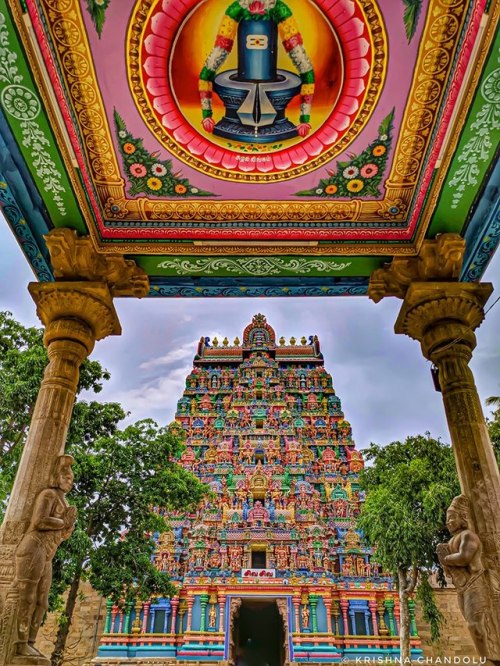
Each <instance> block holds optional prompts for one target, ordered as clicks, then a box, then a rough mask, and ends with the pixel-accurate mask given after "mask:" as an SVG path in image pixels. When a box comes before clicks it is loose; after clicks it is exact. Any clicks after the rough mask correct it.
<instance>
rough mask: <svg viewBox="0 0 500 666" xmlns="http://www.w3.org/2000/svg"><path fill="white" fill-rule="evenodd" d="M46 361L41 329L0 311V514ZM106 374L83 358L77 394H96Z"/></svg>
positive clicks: (14, 470) (96, 362)
mask: <svg viewBox="0 0 500 666" xmlns="http://www.w3.org/2000/svg"><path fill="white" fill-rule="evenodd" d="M47 363H48V357H47V351H46V349H45V347H44V345H43V330H42V329H41V328H36V327H33V326H31V327H27V326H23V325H22V324H20V323H19V322H18V321H16V320H15V319H14V318H13V316H12V315H11V313H10V312H0V469H1V470H2V471H1V474H0V515H1V514H2V513H3V509H4V508H5V500H6V497H7V496H8V493H9V492H10V488H11V486H12V482H13V480H14V476H15V472H16V469H17V463H18V461H19V458H20V456H21V452H22V447H23V445H24V443H25V441H26V436H27V434H28V428H29V424H30V421H31V416H32V414H33V409H34V407H35V402H36V398H37V395H38V391H39V389H40V383H41V381H42V379H43V372H44V369H45V367H46V365H47ZM109 376H110V375H109V373H108V372H107V370H105V369H104V368H103V367H102V366H101V364H100V363H99V362H98V361H85V362H84V363H83V364H82V367H81V371H80V381H79V384H78V393H80V392H81V391H83V390H92V391H94V392H95V393H99V391H101V389H102V385H103V381H105V380H107V379H109Z"/></svg>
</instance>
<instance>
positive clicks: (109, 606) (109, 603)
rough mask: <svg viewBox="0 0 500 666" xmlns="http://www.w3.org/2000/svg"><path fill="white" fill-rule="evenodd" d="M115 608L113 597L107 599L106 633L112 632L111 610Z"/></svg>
mask: <svg viewBox="0 0 500 666" xmlns="http://www.w3.org/2000/svg"><path fill="white" fill-rule="evenodd" d="M112 610H113V602H112V601H111V599H107V601H106V621H105V622H104V633H105V634H110V633H111V612H112Z"/></svg>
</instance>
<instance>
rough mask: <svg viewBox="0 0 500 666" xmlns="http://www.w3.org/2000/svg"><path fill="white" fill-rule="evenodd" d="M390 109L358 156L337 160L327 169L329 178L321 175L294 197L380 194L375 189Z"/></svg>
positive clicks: (389, 127)
mask: <svg viewBox="0 0 500 666" xmlns="http://www.w3.org/2000/svg"><path fill="white" fill-rule="evenodd" d="M393 119H394V109H393V110H392V111H391V112H390V113H389V115H388V116H386V118H384V120H383V121H382V122H381V123H380V127H379V128H378V137H377V138H376V139H375V141H372V143H371V144H370V145H369V146H368V148H366V150H364V151H363V152H362V153H360V154H359V155H355V156H352V157H351V159H350V160H349V161H346V162H337V169H336V170H335V171H333V170H332V171H328V173H329V177H328V178H322V179H321V180H320V181H319V183H318V185H317V186H316V187H314V188H312V189H310V190H303V191H301V192H297V196H303V197H306V196H307V197H311V196H320V197H335V198H340V197H350V198H353V197H355V196H357V195H358V194H359V195H361V196H373V197H377V196H380V194H381V192H380V189H379V186H380V183H381V182H382V177H383V175H384V171H385V168H386V166H387V158H388V155H389V151H390V148H391V143H392V122H393Z"/></svg>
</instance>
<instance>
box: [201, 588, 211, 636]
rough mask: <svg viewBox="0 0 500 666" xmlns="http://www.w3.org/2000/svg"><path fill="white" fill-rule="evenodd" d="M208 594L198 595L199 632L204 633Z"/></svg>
mask: <svg viewBox="0 0 500 666" xmlns="http://www.w3.org/2000/svg"><path fill="white" fill-rule="evenodd" d="M208 598H209V597H208V594H202V595H200V605H201V616H200V631H206V628H207V627H206V624H207V604H208Z"/></svg>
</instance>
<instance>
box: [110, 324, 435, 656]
mask: <svg viewBox="0 0 500 666" xmlns="http://www.w3.org/2000/svg"><path fill="white" fill-rule="evenodd" d="M172 427H177V428H179V429H182V430H184V432H185V435H186V449H185V451H184V453H183V455H182V457H181V459H180V461H179V463H180V464H181V465H183V466H185V467H186V468H187V469H190V470H191V471H192V472H193V473H194V474H195V475H197V476H198V477H199V478H200V479H201V480H202V481H203V482H205V483H206V484H208V485H209V486H210V488H211V491H212V494H211V495H209V496H207V498H206V499H205V500H204V501H203V504H202V506H200V507H199V509H198V511H196V512H195V513H193V514H189V515H175V514H172V513H171V512H169V513H168V515H165V519H166V521H167V524H168V525H169V527H170V529H168V530H167V531H165V533H163V534H161V535H158V547H157V552H156V555H155V563H156V566H157V567H158V568H159V569H160V570H161V571H165V572H166V573H168V574H169V576H171V578H172V579H173V581H174V582H175V584H176V585H177V587H178V590H179V591H178V595H177V596H175V597H174V598H172V599H162V598H160V599H152V600H150V601H149V602H148V603H145V604H140V603H138V604H136V605H129V606H128V607H126V608H125V609H123V608H122V609H120V608H117V607H114V606H113V605H112V604H111V603H108V607H107V617H106V625H105V633H104V636H103V638H102V640H101V645H100V649H99V654H98V660H97V661H101V662H110V663H112V662H117V661H119V662H120V663H121V662H123V660H124V659H127V658H131V659H134V660H135V661H136V662H137V661H138V662H141V661H142V660H143V659H148V658H154V660H155V661H158V659H160V660H161V658H162V657H163V658H165V659H166V660H168V661H171V662H175V661H177V662H179V663H181V662H193V661H196V662H200V663H205V662H207V663H208V662H224V663H229V664H233V665H234V664H238V663H248V662H249V661H252V659H251V658H250V659H249V658H248V654H247V652H248V650H254V654H253V657H254V659H253V661H254V662H257V663H260V664H262V666H266V664H267V666H281V665H283V664H288V663H291V662H307V663H335V662H340V661H343V662H344V663H345V662H346V661H347V660H350V659H351V658H352V659H353V660H355V659H356V657H360V656H361V657H371V658H377V657H380V656H385V657H391V656H393V657H395V656H397V655H399V638H398V627H399V603H398V595H397V592H396V590H395V585H394V583H393V580H392V578H391V577H390V576H388V575H386V574H385V573H384V572H383V571H381V568H380V566H379V565H378V564H377V562H376V561H374V559H373V558H372V551H371V549H370V548H369V547H368V546H367V545H366V543H365V542H364V540H363V535H362V533H361V532H360V530H359V529H357V526H356V520H357V516H358V514H359V512H360V510H361V505H362V503H363V500H364V497H363V492H362V490H361V489H360V486H359V473H360V471H361V470H362V469H363V465H364V463H363V457H362V455H361V453H360V452H359V451H357V450H356V448H355V444H354V442H353V440H352V436H351V426H350V424H349V423H348V421H346V420H345V419H344V414H343V412H342V408H341V402H340V400H339V398H338V397H337V396H336V395H335V391H334V388H333V383H332V377H331V375H329V374H328V372H327V371H326V370H325V368H324V360H323V355H322V354H321V351H320V344H319V341H318V338H317V337H316V336H310V337H309V338H308V339H307V338H305V337H303V338H302V339H301V340H300V341H297V340H295V339H294V338H292V339H291V340H290V342H289V343H288V344H287V342H286V341H285V339H284V338H283V337H281V338H280V339H279V340H278V341H276V336H275V332H274V330H273V329H272V328H271V326H270V325H269V324H268V323H267V321H266V318H265V317H264V316H263V315H261V314H258V315H256V316H255V317H254V318H253V321H252V323H251V324H250V325H248V326H247V327H246V329H245V331H244V333H243V342H242V343H240V341H239V340H238V339H236V340H235V341H234V343H233V345H230V344H229V341H228V340H227V338H225V339H224V340H223V341H222V342H219V341H218V340H217V339H216V338H214V339H213V340H212V341H210V340H209V339H208V338H202V339H201V340H200V342H199V345H198V350H197V353H196V355H195V358H194V363H193V370H192V371H191V373H190V374H189V375H188V377H187V378H186V388H185V390H184V393H183V395H182V397H181V399H180V400H179V402H178V409H177V413H176V421H175V425H173V426H172ZM159 511H162V510H161V509H159ZM410 606H411V613H412V623H411V633H412V655H413V656H414V657H417V656H419V655H421V654H422V653H421V650H420V641H419V639H418V636H417V628H416V624H415V617H414V606H413V602H410ZM255 657H257V658H255Z"/></svg>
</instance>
